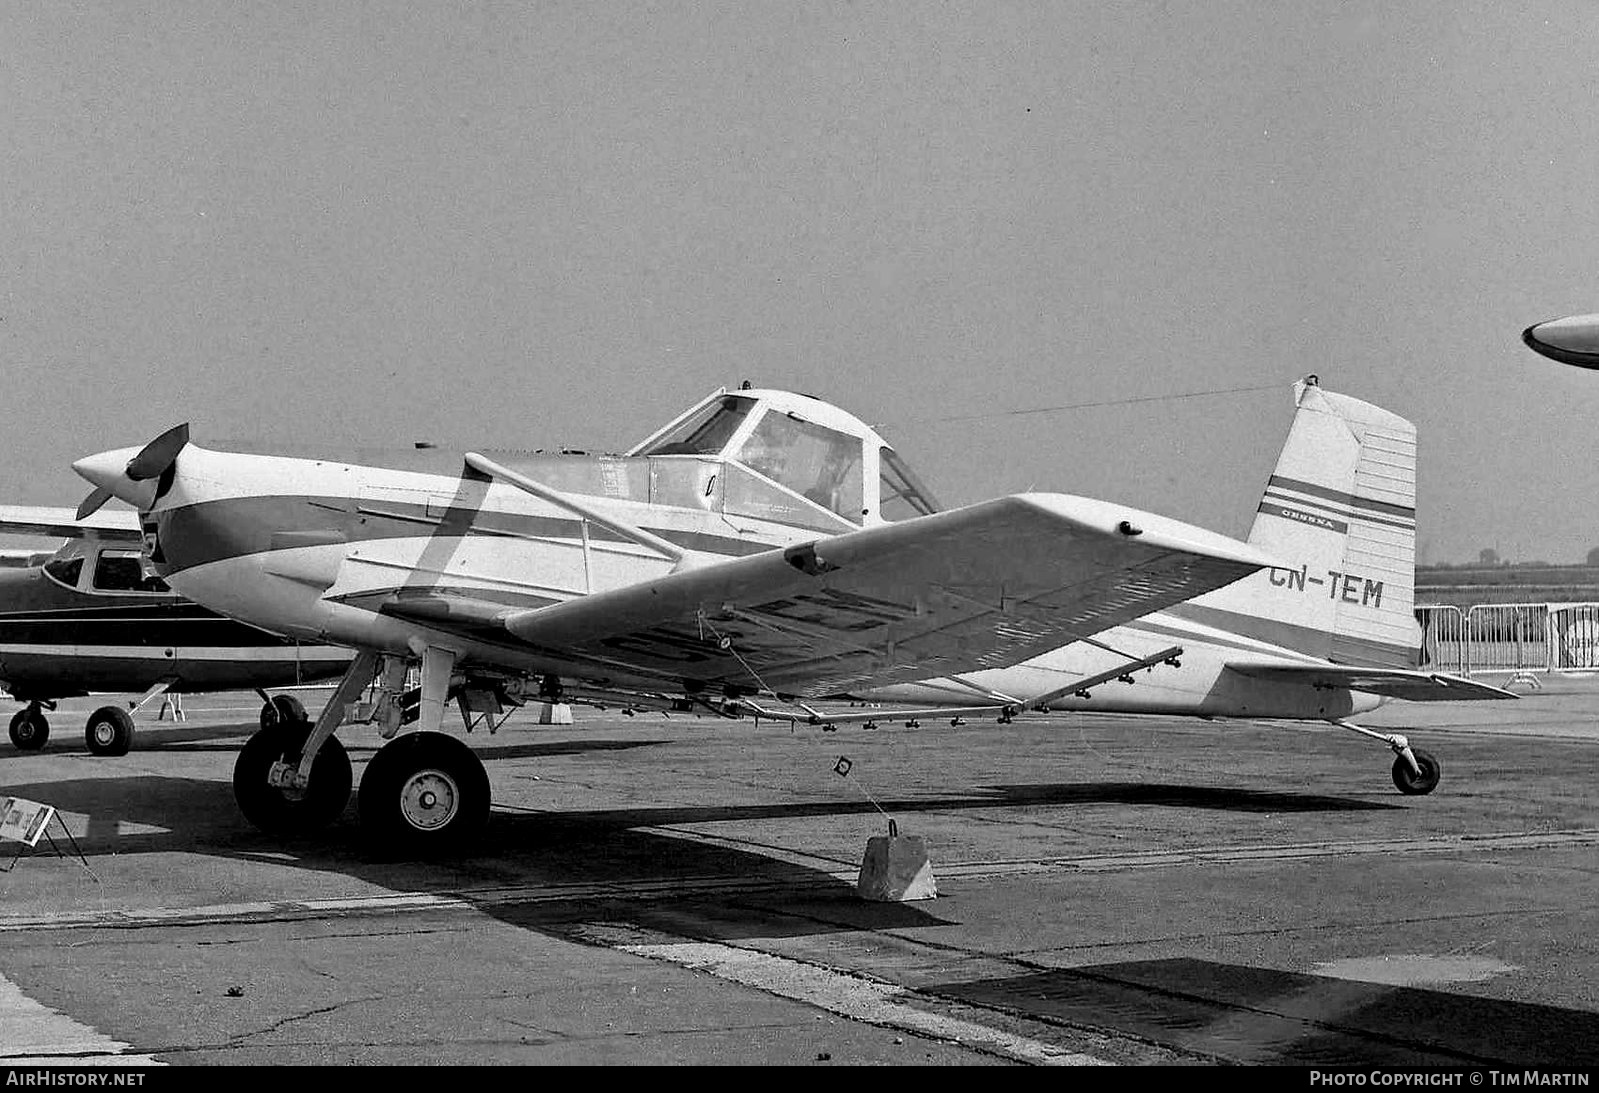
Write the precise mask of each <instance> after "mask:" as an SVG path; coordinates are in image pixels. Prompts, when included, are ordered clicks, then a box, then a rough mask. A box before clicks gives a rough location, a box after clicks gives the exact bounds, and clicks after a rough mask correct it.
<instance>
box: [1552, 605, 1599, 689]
mask: <svg viewBox="0 0 1599 1093" xmlns="http://www.w3.org/2000/svg"><path fill="white" fill-rule="evenodd" d="M1549 657H1550V667H1551V668H1553V669H1555V670H1556V671H1561V672H1580V671H1586V670H1592V669H1599V603H1552V604H1550V605H1549Z"/></svg>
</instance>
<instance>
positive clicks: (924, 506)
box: [878, 447, 938, 520]
mask: <svg viewBox="0 0 1599 1093" xmlns="http://www.w3.org/2000/svg"><path fill="white" fill-rule="evenodd" d="M879 456H880V461H879V465H880V466H881V467H882V470H881V471H880V472H879V475H878V479H879V481H878V497H879V501H878V508H879V510H880V511H881V512H882V516H883V519H885V520H909V519H911V518H912V517H914V516H926V515H928V514H929V513H934V512H937V511H938V502H937V501H935V500H933V495H932V494H930V493H928V492H927V487H925V486H923V485H922V483H921V481H920V480H919V479H918V478H917V477H916V475H915V474H913V473H911V469H910V468H909V467H907V466H906V465H905V464H904V462H903V461H901V459H900V457H899V456H897V455H895V454H894V449H892V448H886V447H885V448H883V449H882V450H881V451H880V452H879Z"/></svg>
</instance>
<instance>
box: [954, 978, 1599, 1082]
mask: <svg viewBox="0 0 1599 1093" xmlns="http://www.w3.org/2000/svg"><path fill="white" fill-rule="evenodd" d="M922 989H923V990H924V991H925V992H927V993H929V994H937V995H941V996H943V997H946V998H952V999H956V1000H959V1001H964V1002H970V1003H976V1004H979V1005H985V1006H997V1007H999V1008H1002V1009H1005V1010H1009V1011H1013V1012H1019V1013H1024V1014H1027V1015H1029V1016H1032V1017H1036V1018H1039V1019H1042V1020H1045V1021H1048V1022H1051V1023H1059V1024H1066V1025H1071V1026H1073V1027H1078V1028H1093V1029H1097V1030H1101V1031H1104V1032H1110V1033H1115V1034H1119V1035H1123V1036H1132V1037H1135V1038H1137V1039H1140V1040H1143V1041H1145V1042H1153V1043H1158V1044H1162V1045H1165V1046H1167V1047H1171V1048H1174V1049H1177V1050H1181V1051H1183V1052H1186V1053H1191V1054H1195V1055H1199V1056H1203V1057H1207V1058H1211V1059H1214V1060H1217V1061H1223V1062H1235V1063H1252V1064H1288V1065H1300V1066H1314V1065H1321V1066H1473V1065H1476V1066H1481V1065H1491V1064H1515V1065H1538V1064H1544V1065H1560V1066H1572V1065H1577V1066H1593V1065H1595V1064H1599V1014H1594V1013H1589V1012H1585V1011H1582V1010H1574V1009H1565V1008H1562V1007H1558V1006H1546V1005H1540V1004H1536V1003H1529V1002H1512V1001H1505V1000H1502V999H1496V998H1483V997H1478V996H1475V995H1470V994H1456V993H1451V992H1448V991H1441V990H1433V989H1428V988H1423V987H1415V986H1401V985H1394V984H1389V983H1371V982H1362V981H1357V980H1351V979H1334V978H1330V977H1326V976H1317V975H1306V974H1302V973H1297V972H1288V971H1279V970H1275V969H1271V968H1254V967H1248V966H1245V965H1240V964H1223V963H1217V962H1213V961H1208V960H1199V959H1193V958H1174V959H1164V960H1148V961H1132V962H1127V963H1119V964H1101V965H1092V966H1085V967H1078V968H1070V969H1064V970H1059V971H1048V972H1039V973H1035V974H1029V975H1021V976H1014V977H1010V978H1005V979H990V980H982V981H977V982H970V983H947V984H941V985H937V986H930V987H923V988H922Z"/></svg>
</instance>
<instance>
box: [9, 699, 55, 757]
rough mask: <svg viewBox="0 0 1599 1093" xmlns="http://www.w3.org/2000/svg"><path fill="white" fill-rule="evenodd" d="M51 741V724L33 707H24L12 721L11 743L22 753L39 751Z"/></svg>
mask: <svg viewBox="0 0 1599 1093" xmlns="http://www.w3.org/2000/svg"><path fill="white" fill-rule="evenodd" d="M49 739H50V722H48V721H46V720H45V717H44V714H42V713H40V712H39V711H38V710H37V709H35V708H34V707H32V706H24V707H23V708H22V709H20V710H18V711H17V715H16V716H15V717H13V718H12V719H11V742H12V743H13V744H15V745H16V746H17V748H18V750H20V751H38V750H39V749H40V748H42V747H44V742H45V741H46V740H49Z"/></svg>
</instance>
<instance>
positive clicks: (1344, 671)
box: [1227, 663, 1521, 702]
mask: <svg viewBox="0 0 1599 1093" xmlns="http://www.w3.org/2000/svg"><path fill="white" fill-rule="evenodd" d="M1227 667H1228V669H1229V670H1231V671H1234V672H1237V673H1239V674H1240V675H1246V676H1250V677H1252V678H1255V679H1266V680H1274V681H1276V682H1280V683H1299V684H1304V685H1308V686H1311V687H1324V688H1327V689H1328V690H1333V689H1347V690H1351V691H1366V692H1368V693H1370V694H1377V695H1386V696H1387V697H1389V698H1403V699H1405V700H1406V701H1409V702H1468V701H1477V700H1483V699H1495V698H1519V697H1521V696H1520V695H1517V694H1516V693H1515V692H1513V691H1506V690H1502V689H1501V688H1499V687H1492V686H1489V685H1488V684H1486V683H1478V682H1477V681H1476V680H1474V679H1467V678H1465V677H1464V676H1452V675H1449V674H1447V673H1444V672H1411V671H1406V670H1405V669H1403V668H1345V667H1342V666H1340V665H1336V664H1328V665H1315V664H1307V665H1298V664H1239V663H1234V664H1229V665H1227Z"/></svg>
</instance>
